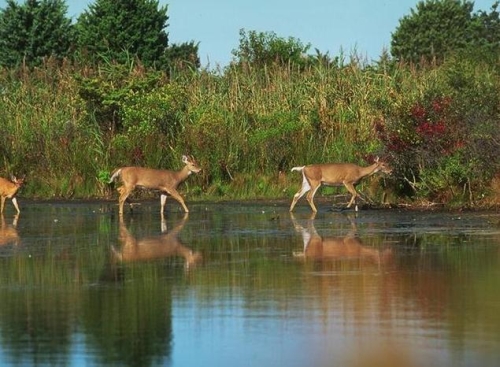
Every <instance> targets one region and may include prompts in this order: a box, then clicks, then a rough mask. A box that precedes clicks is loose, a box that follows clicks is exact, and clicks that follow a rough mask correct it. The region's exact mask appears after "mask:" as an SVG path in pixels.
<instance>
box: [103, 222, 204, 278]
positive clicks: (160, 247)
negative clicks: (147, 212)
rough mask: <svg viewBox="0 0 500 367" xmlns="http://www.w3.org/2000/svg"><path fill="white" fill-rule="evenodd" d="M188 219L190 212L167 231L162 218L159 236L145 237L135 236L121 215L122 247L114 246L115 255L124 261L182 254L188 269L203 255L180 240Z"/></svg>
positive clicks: (147, 259)
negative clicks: (180, 234) (180, 233)
mask: <svg viewBox="0 0 500 367" xmlns="http://www.w3.org/2000/svg"><path fill="white" fill-rule="evenodd" d="M187 219H188V214H187V213H186V214H184V217H183V218H182V220H181V221H180V222H179V223H178V224H177V225H176V226H175V227H174V228H173V229H172V230H171V231H170V232H168V231H167V225H166V222H165V219H163V218H162V222H161V231H162V234H161V235H159V236H150V237H144V238H137V237H135V236H134V235H133V234H132V233H130V231H129V230H128V228H127V226H126V225H125V223H124V221H123V217H120V235H119V237H118V240H119V241H120V243H121V248H120V249H119V250H118V249H116V248H114V247H112V252H113V255H114V256H115V258H116V259H118V260H119V261H122V262H136V261H137V262H139V261H149V260H155V259H162V258H167V257H171V256H181V257H183V258H184V261H185V263H184V267H185V269H186V270H188V269H190V268H191V267H193V266H195V265H197V264H198V263H199V262H200V261H201V260H202V256H201V253H199V252H194V251H193V250H192V249H190V248H188V247H186V246H184V245H183V244H182V243H181V241H180V240H179V237H178V236H179V232H180V231H181V230H182V228H183V227H184V225H185V223H186V221H187Z"/></svg>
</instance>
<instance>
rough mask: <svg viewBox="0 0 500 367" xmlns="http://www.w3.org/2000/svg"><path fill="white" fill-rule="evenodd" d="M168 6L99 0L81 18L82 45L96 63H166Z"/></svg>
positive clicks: (145, 1) (155, 0)
mask: <svg viewBox="0 0 500 367" xmlns="http://www.w3.org/2000/svg"><path fill="white" fill-rule="evenodd" d="M167 20H168V16H167V7H166V6H162V7H159V2H158V0H121V1H115V0H96V1H95V3H93V4H90V6H89V9H88V10H87V11H85V12H84V13H82V14H81V15H80V17H79V18H78V23H77V30H78V46H79V49H80V51H81V53H82V56H83V57H86V58H88V59H89V60H90V61H92V62H100V61H102V60H106V61H116V62H119V63H126V62H128V61H129V59H130V57H131V56H133V57H136V58H138V59H139V60H140V61H141V62H142V63H143V64H144V65H146V66H156V67H160V66H163V65H165V51H166V49H167V47H168V34H167V33H166V31H165V28H166V27H167Z"/></svg>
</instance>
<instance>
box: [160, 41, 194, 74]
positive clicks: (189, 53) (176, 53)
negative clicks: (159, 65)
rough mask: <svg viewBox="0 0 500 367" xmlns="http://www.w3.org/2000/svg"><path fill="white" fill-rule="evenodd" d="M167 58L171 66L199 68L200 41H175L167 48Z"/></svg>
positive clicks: (175, 67)
mask: <svg viewBox="0 0 500 367" xmlns="http://www.w3.org/2000/svg"><path fill="white" fill-rule="evenodd" d="M165 58H166V60H167V62H168V65H169V66H170V67H171V68H174V69H185V68H190V69H197V68H199V67H200V58H199V56H198V43H194V41H191V42H184V43H181V44H176V43H174V44H172V45H170V46H169V47H168V48H167V50H166V52H165Z"/></svg>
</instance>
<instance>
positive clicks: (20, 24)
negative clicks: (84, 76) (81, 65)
mask: <svg viewBox="0 0 500 367" xmlns="http://www.w3.org/2000/svg"><path fill="white" fill-rule="evenodd" d="M66 12H67V6H66V5H65V3H64V1H63V0H41V1H37V0H28V1H26V2H25V3H24V4H23V5H18V4H17V3H16V2H15V1H14V0H7V7H6V8H5V9H1V10H0V65H2V66H7V67H12V66H15V65H19V64H21V63H26V64H27V65H39V64H40V63H41V62H42V60H43V59H44V58H46V57H56V58H58V59H60V58H63V57H65V56H68V54H69V52H70V48H71V45H72V42H73V26H72V25H71V20H70V19H69V18H67V17H66Z"/></svg>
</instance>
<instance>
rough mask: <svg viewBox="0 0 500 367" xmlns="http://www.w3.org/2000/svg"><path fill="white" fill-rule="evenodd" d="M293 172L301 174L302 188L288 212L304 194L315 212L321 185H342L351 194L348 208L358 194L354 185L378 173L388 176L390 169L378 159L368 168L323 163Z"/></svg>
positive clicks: (299, 168) (295, 168) (348, 164)
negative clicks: (317, 193) (315, 198)
mask: <svg viewBox="0 0 500 367" xmlns="http://www.w3.org/2000/svg"><path fill="white" fill-rule="evenodd" d="M293 171H299V172H302V187H301V188H300V190H299V191H298V192H297V193H296V194H295V195H294V197H293V201H292V204H291V205H290V211H293V208H294V207H295V204H297V201H298V200H299V199H300V198H301V197H302V196H303V195H304V194H305V193H306V192H308V194H307V197H306V198H307V201H308V203H309V206H310V207H311V209H312V211H313V212H317V211H318V210H317V209H316V206H315V205H314V195H315V194H316V191H317V190H318V189H319V188H320V187H321V185H327V186H342V185H344V186H345V187H346V188H347V190H348V191H349V192H350V193H351V195H352V197H351V200H350V201H349V204H348V205H347V207H348V208H350V207H351V205H352V204H353V203H354V202H355V199H356V196H358V193H357V191H356V189H355V187H354V186H355V185H356V184H358V183H359V181H361V179H362V178H364V177H366V176H370V175H373V174H374V173H377V172H379V171H381V172H383V173H386V174H390V173H391V172H392V169H391V168H390V167H389V166H388V165H387V164H386V163H385V162H383V161H380V160H379V159H378V157H377V158H376V159H375V163H373V164H372V165H370V166H368V167H360V166H357V165H355V164H352V163H324V164H311V165H308V166H301V167H293V168H292V172H293Z"/></svg>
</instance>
